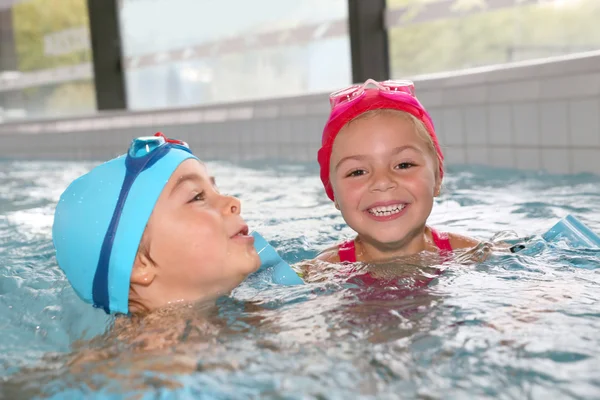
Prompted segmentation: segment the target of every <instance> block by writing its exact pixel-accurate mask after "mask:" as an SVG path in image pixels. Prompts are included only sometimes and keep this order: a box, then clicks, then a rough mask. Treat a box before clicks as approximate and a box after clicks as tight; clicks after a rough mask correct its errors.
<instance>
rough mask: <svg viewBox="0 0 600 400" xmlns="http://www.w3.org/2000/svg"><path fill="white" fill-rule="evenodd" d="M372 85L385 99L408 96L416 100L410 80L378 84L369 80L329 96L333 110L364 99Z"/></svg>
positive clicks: (413, 85) (413, 86) (388, 81)
mask: <svg viewBox="0 0 600 400" xmlns="http://www.w3.org/2000/svg"><path fill="white" fill-rule="evenodd" d="M369 84H372V85H374V86H375V89H377V90H378V91H379V94H380V95H381V96H383V97H386V98H389V99H392V100H394V99H398V98H399V97H404V98H406V95H409V96H411V97H412V98H415V99H416V97H415V84H414V83H413V82H412V81H409V80H387V81H383V82H377V81H375V80H373V79H367V80H366V81H365V83H362V84H360V85H352V86H349V87H347V88H345V89H340V90H338V91H335V92H333V93H331V94H330V95H329V104H330V105H331V109H332V110H333V109H334V108H336V107H338V106H341V105H346V104H348V103H352V102H353V101H356V100H358V99H360V98H362V97H363V96H364V95H365V93H366V89H367V87H368V86H369Z"/></svg>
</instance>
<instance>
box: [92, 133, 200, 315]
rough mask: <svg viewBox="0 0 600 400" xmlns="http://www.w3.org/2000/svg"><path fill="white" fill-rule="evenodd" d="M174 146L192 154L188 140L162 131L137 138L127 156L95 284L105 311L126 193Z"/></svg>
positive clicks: (98, 303) (97, 300)
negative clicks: (139, 177) (123, 176)
mask: <svg viewBox="0 0 600 400" xmlns="http://www.w3.org/2000/svg"><path fill="white" fill-rule="evenodd" d="M171 149H180V150H184V151H186V152H188V153H190V154H192V152H191V150H190V148H189V146H188V145H187V143H185V142H183V141H180V140H175V139H169V138H167V137H165V136H164V135H163V134H162V133H160V132H159V133H156V134H155V135H154V136H148V137H140V138H137V139H134V140H133V141H132V143H131V146H130V147H129V151H128V152H127V156H126V158H125V169H126V171H125V178H124V180H123V184H122V186H121V190H120V192H119V197H118V200H117V204H116V206H115V210H114V212H113V215H112V218H111V220H110V224H109V226H108V228H107V230H106V234H105V236H104V240H103V242H102V247H101V249H100V256H99V258H98V265H97V267H96V273H95V275H94V281H93V286H92V299H93V303H94V307H98V308H102V309H104V311H106V313H110V297H109V284H108V277H109V263H110V256H111V254H112V250H113V245H114V240H115V236H116V232H117V229H118V227H119V221H120V219H121V213H122V211H123V207H124V205H125V202H126V201H127V196H128V194H129V191H130V189H131V187H132V185H133V183H134V182H135V180H136V178H137V177H138V176H139V175H140V174H141V173H142V172H144V171H145V170H147V169H149V168H150V167H152V166H153V165H154V164H156V163H157V162H158V161H159V160H160V159H162V158H163V157H164V156H165V155H167V154H168V153H169V151H170V150H171Z"/></svg>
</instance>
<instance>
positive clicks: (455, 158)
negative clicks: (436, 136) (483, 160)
mask: <svg viewBox="0 0 600 400" xmlns="http://www.w3.org/2000/svg"><path fill="white" fill-rule="evenodd" d="M442 151H443V152H444V163H445V165H446V166H448V165H464V164H466V163H467V155H466V152H465V149H464V148H463V147H449V146H447V147H443V148H442Z"/></svg>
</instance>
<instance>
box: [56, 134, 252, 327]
mask: <svg viewBox="0 0 600 400" xmlns="http://www.w3.org/2000/svg"><path fill="white" fill-rule="evenodd" d="M240 211H241V204H240V201H239V200H238V199H236V198H234V197H231V196H225V195H222V194H220V193H219V191H218V190H217V188H216V186H215V184H214V180H213V178H212V177H211V176H209V174H208V172H207V170H206V167H205V166H204V164H203V163H202V162H201V161H200V160H199V159H198V158H197V157H195V156H194V155H193V154H192V152H191V151H190V150H189V148H188V147H187V145H186V144H185V143H183V142H180V141H177V140H171V139H167V138H165V137H164V136H163V135H162V134H157V135H155V136H153V137H145V138H138V139H136V140H134V141H133V143H132V145H131V148H130V150H129V152H128V154H127V155H126V156H121V157H118V158H115V159H113V160H110V161H108V162H106V163H104V164H101V165H99V166H97V167H96V168H94V169H93V170H91V171H90V172H89V173H87V174H85V175H83V176H82V177H80V178H78V179H76V180H75V181H74V182H72V183H71V184H70V186H69V187H68V188H67V189H66V190H65V192H64V193H63V194H62V196H61V198H60V201H59V202H58V205H57V207H56V213H55V218H54V225H53V229H52V236H53V241H54V246H55V248H56V259H57V261H58V265H59V266H60V268H61V269H62V270H63V271H64V273H65V275H66V276H67V278H68V280H69V282H70V283H71V285H72V286H73V288H74V289H75V291H76V292H77V294H78V295H79V296H80V297H81V299H83V300H84V301H86V302H88V303H92V304H93V305H94V307H99V308H102V309H103V310H104V311H106V312H107V313H109V314H129V315H137V316H140V315H145V314H149V313H152V312H155V311H156V310H160V309H161V308H164V307H165V306H168V305H172V304H176V303H192V302H194V303H198V302H200V303H205V304H210V303H214V301H215V300H216V299H217V298H218V297H220V296H223V295H226V294H228V293H229V292H230V291H231V290H233V289H234V288H235V287H236V286H238V285H239V284H240V283H241V282H242V281H243V280H244V279H245V278H246V277H247V276H248V275H249V274H250V273H252V272H254V271H256V270H257V269H258V268H259V266H260V258H259V256H258V254H257V252H256V250H255V248H254V246H253V243H254V238H253V237H252V236H250V235H249V234H248V226H247V225H246V223H245V222H244V220H243V219H242V217H241V216H240Z"/></svg>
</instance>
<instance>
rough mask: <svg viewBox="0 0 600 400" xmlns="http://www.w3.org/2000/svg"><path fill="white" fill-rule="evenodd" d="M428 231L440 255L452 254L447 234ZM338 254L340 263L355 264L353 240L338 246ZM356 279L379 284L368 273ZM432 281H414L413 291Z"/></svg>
mask: <svg viewBox="0 0 600 400" xmlns="http://www.w3.org/2000/svg"><path fill="white" fill-rule="evenodd" d="M429 230H430V231H431V237H432V239H433V242H434V243H435V245H436V246H437V248H438V250H439V252H440V254H441V255H445V256H447V255H449V254H450V253H452V245H451V244H450V238H449V237H448V234H447V233H445V232H438V231H436V230H435V229H433V228H429ZM338 254H339V256H340V262H348V263H354V262H356V247H355V245H354V240H348V241H346V242H344V243H342V244H340V245H339V248H338ZM439 273H441V271H439ZM357 278H359V279H360V280H361V281H362V283H363V284H366V285H369V286H371V285H374V284H377V283H380V282H379V279H376V278H373V277H372V276H371V274H369V273H368V272H367V273H366V274H364V275H361V276H360V277H357ZM432 280H433V278H427V279H418V280H416V281H415V285H414V287H413V289H416V288H422V287H425V286H427V285H428V284H429V282H431V281H432ZM381 283H383V282H381Z"/></svg>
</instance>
